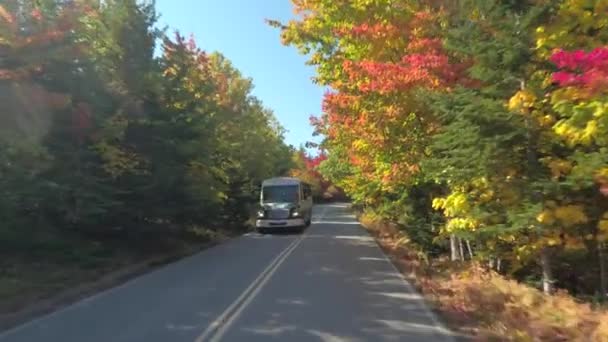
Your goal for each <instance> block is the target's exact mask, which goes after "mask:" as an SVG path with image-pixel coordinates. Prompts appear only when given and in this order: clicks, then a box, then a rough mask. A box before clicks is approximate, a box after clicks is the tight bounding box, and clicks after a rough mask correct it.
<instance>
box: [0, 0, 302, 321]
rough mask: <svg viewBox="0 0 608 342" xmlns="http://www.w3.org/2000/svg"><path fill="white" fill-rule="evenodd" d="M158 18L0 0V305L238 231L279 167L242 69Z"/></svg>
mask: <svg viewBox="0 0 608 342" xmlns="http://www.w3.org/2000/svg"><path fill="white" fill-rule="evenodd" d="M158 18H159V15H158V14H157V13H156V10H155V6H154V2H153V1H143V2H142V1H136V0H127V1H125V0H108V1H103V2H99V1H65V0H41V1H25V0H3V1H2V2H1V3H0V108H1V109H0V220H1V221H2V223H1V224H0V246H1V249H0V250H1V251H0V255H1V256H2V260H1V261H0V278H2V281H1V282H0V298H1V299H0V302H2V305H0V310H4V309H6V306H7V305H8V306H9V310H12V309H15V308H17V307H18V305H19V303H11V301H10V300H9V299H16V300H25V299H26V298H27V297H28V296H29V292H30V290H31V291H32V292H35V293H39V292H45V293H47V294H49V293H53V292H54V291H56V290H57V289H58V288H59V287H63V286H64V285H65V283H66V282H72V283H78V282H80V281H82V279H80V278H79V274H80V273H82V272H86V273H87V276H86V277H93V278H94V277H96V276H98V273H99V272H100V269H106V271H107V270H114V269H116V267H118V266H120V265H123V264H130V263H132V262H134V261H133V258H136V259H137V260H139V258H140V257H139V256H137V257H135V256H133V255H134V254H135V255H141V254H145V255H150V254H152V255H159V254H160V255H162V254H163V253H166V252H167V251H168V250H176V249H177V250H179V249H182V248H183V244H184V243H185V242H187V241H195V242H196V241H207V240H212V239H213V238H214V237H215V236H217V235H226V234H227V235H230V234H232V233H234V232H242V231H243V230H244V229H245V228H246V224H245V223H246V221H247V220H248V219H249V213H250V212H251V211H252V210H255V209H256V208H255V207H253V206H254V205H255V201H256V199H257V198H258V197H257V196H258V187H259V183H260V182H261V180H263V179H264V178H267V177H274V176H276V175H286V174H287V172H288V171H289V170H290V169H291V168H292V165H293V162H294V161H293V158H294V155H295V154H296V152H297V151H295V149H294V148H293V147H291V146H288V145H286V144H285V142H284V139H283V135H284V132H285V131H284V129H283V127H281V125H280V124H279V123H278V121H277V120H276V118H275V116H274V114H273V112H272V111H271V110H270V109H268V108H266V107H265V106H264V104H263V103H262V102H261V101H260V100H259V99H257V98H256V97H255V96H253V95H252V89H253V82H252V80H251V79H249V78H247V77H245V76H243V75H242V74H241V72H239V70H237V69H236V68H235V67H234V66H233V65H232V64H231V62H230V61H229V60H228V59H227V58H226V57H224V56H223V55H222V54H221V53H217V52H213V53H208V52H206V51H204V50H203V49H201V48H199V47H197V45H196V43H195V41H194V38H189V37H185V36H184V35H182V34H180V33H171V32H170V31H169V30H168V29H164V28H160V27H159V25H158V23H157V20H158ZM117 263H118V264H119V265H118V266H117ZM104 272H105V271H104ZM101 273H103V272H101ZM12 305H14V306H12Z"/></svg>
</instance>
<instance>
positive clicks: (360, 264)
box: [0, 204, 453, 342]
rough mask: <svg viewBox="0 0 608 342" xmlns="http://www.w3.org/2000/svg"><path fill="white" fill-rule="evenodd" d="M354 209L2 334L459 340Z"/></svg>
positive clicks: (182, 264) (190, 261) (5, 338)
mask: <svg viewBox="0 0 608 342" xmlns="http://www.w3.org/2000/svg"><path fill="white" fill-rule="evenodd" d="M451 340H453V339H452V338H451V336H450V334H449V332H448V331H447V330H446V329H445V328H443V327H442V326H441V325H440V323H439V322H438V321H437V319H436V317H435V316H434V315H433V314H432V313H431V312H430V311H429V310H428V309H427V308H426V306H425V305H424V302H423V301H422V299H421V297H420V296H419V295H418V294H417V293H416V292H415V291H414V290H413V289H412V287H411V286H410V285H409V284H408V283H407V282H406V281H405V280H404V279H403V278H402V277H401V275H400V274H399V273H398V272H397V271H396V270H395V268H394V267H393V265H392V264H391V263H390V262H389V261H388V259H387V258H386V257H385V255H384V254H383V253H382V251H381V250H380V249H379V248H378V246H377V245H376V243H375V242H374V240H373V239H372V238H371V237H370V236H369V235H368V234H367V232H366V231H364V230H363V229H362V228H361V227H360V226H359V224H358V223H357V222H356V221H355V218H354V216H352V214H351V213H350V212H349V210H348V206H347V205H341V204H337V205H322V206H317V207H315V210H314V218H313V225H312V226H311V227H310V228H309V229H307V230H306V231H305V233H304V234H301V235H299V234H292V235H259V234H256V233H251V234H248V235H246V236H243V237H240V238H238V239H234V240H232V241H230V242H228V243H225V244H222V245H220V246H217V247H214V248H211V249H209V250H206V251H204V252H202V253H200V254H197V255H195V256H192V257H190V258H187V259H184V260H181V261H179V262H177V263H174V264H171V265H168V266H166V267H164V268H161V269H159V270H157V271H154V272H152V273H149V274H146V275H144V276H141V277H139V278H136V279H134V280H132V281H130V282H128V283H126V284H124V285H122V286H119V287H117V288H114V289H111V290H108V291H105V292H103V293H100V294H98V295H96V296H93V297H91V298H88V299H86V300H84V301H81V302H78V303H77V304H75V305H73V306H70V307H68V308H66V309H63V310H61V311H58V312H56V313H54V314H51V315H48V316H45V317H42V318H40V319H37V320H35V321H32V322H30V323H28V324H25V325H23V326H20V327H17V328H15V329H13V330H10V331H8V332H5V333H4V334H0V342H9V341H10V342H25V341H28V342H31V341H45V342H46V341H60V342H83V341H93V342H97V341H99V342H110V341H111V342H123V341H125V342H126V341H129V342H144V341H145V342H160V341H163V342H164V341H176V342H179V341H189V342H192V341H197V342H198V341H247V342H249V341H252V342H255V341H324V342H325V341H326V342H342V341H349V342H350V341H431V342H432V341H451Z"/></svg>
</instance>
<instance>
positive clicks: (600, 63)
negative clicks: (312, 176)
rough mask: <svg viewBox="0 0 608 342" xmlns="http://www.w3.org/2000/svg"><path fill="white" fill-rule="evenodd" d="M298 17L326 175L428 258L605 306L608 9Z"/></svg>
mask: <svg viewBox="0 0 608 342" xmlns="http://www.w3.org/2000/svg"><path fill="white" fill-rule="evenodd" d="M294 6H295V8H296V13H299V16H298V17H297V18H296V19H294V20H292V21H290V22H288V23H285V24H280V23H276V22H273V23H274V24H275V25H276V26H279V27H280V28H281V29H282V39H283V43H284V44H287V45H292V46H295V47H297V48H298V49H299V50H300V51H302V52H305V53H307V54H308V55H309V56H310V59H309V63H310V64H312V65H314V66H315V67H316V68H317V79H316V80H317V82H319V83H320V84H323V85H325V86H327V87H328V88H329V91H328V92H327V94H326V96H325V98H324V100H323V113H321V114H320V116H319V117H317V118H314V119H313V120H312V124H313V126H314V127H315V128H316V130H317V132H318V134H320V135H322V136H324V137H325V141H324V142H323V144H322V147H323V148H324V149H326V151H327V160H326V161H324V162H323V163H322V164H321V166H320V168H319V169H320V170H321V173H322V174H323V175H324V176H325V177H327V178H328V179H330V180H331V181H333V182H335V183H336V184H337V185H339V186H341V187H342V188H344V189H345V191H346V192H347V194H348V195H349V196H350V197H351V198H352V199H353V200H354V201H355V202H356V203H357V204H360V205H362V206H364V207H365V208H366V210H368V211H372V212H374V213H375V214H376V215H379V216H380V217H382V218H383V219H388V220H391V221H394V222H397V223H399V224H400V226H401V229H402V230H404V231H406V232H407V233H408V235H409V236H410V238H412V239H414V240H416V241H417V242H418V243H420V244H421V245H422V246H424V248H425V253H428V254H429V255H434V256H437V255H441V254H443V253H449V255H450V257H451V259H453V260H455V261H457V260H459V261H465V260H468V259H472V260H474V261H477V262H479V261H481V262H483V263H484V264H485V265H488V267H489V268H492V269H494V270H497V271H499V272H501V273H504V274H510V275H513V276H514V277H516V278H517V279H520V280H524V279H525V280H527V281H528V282H530V283H531V284H534V285H535V286H539V287H542V288H543V289H544V290H545V291H546V292H552V291H554V290H555V288H556V287H557V288H562V289H567V290H569V291H571V293H573V294H576V295H578V296H580V297H583V298H586V299H588V300H592V301H604V300H605V299H606V294H607V293H608V278H607V273H606V272H607V270H608V269H607V268H606V267H607V266H606V260H605V258H606V257H605V244H606V242H607V240H606V238H607V237H608V234H607V231H606V229H608V206H607V203H608V201H607V200H608V198H607V197H606V196H607V195H606V194H607V193H608V107H607V106H608V97H607V93H606V89H607V86H608V84H607V83H606V82H607V80H608V74H607V71H608V69H607V67H608V53H607V52H608V34H607V32H608V20H607V18H608V17H607V16H606V13H607V12H606V11H607V10H608V2H606V1H605V0H594V1H582V0H563V1H554V2H541V1H515V2H513V1H511V2H507V1H468V2H449V1H383V0H379V1H348V2H337V1H330V0H311V1H294ZM582 265H584V267H582Z"/></svg>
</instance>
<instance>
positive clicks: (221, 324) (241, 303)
mask: <svg viewBox="0 0 608 342" xmlns="http://www.w3.org/2000/svg"><path fill="white" fill-rule="evenodd" d="M303 239H304V234H302V235H300V236H299V237H298V238H297V239H296V240H294V241H293V242H292V243H291V244H289V246H288V247H287V248H285V249H284V250H283V251H282V252H281V254H279V255H278V256H277V257H276V258H275V259H274V260H273V261H272V262H271V263H270V265H268V267H266V268H265V269H264V271H262V273H260V275H259V276H258V277H257V278H256V279H255V280H254V281H253V283H251V285H249V287H247V288H246V289H245V291H243V293H241V295H240V296H239V297H238V298H237V299H236V300H235V301H234V302H233V303H232V304H231V305H230V306H229V307H228V308H227V309H226V310H225V311H224V312H223V313H222V314H221V315H220V316H219V317H218V318H217V319H216V320H215V321H214V322H213V323H211V325H210V326H209V327H208V328H207V329H206V330H205V331H203V333H202V334H201V335H200V336H199V337H197V339H196V340H195V341H196V342H203V341H210V342H217V341H220V340H221V338H222V337H223V336H224V334H225V333H226V331H227V330H228V328H230V326H231V325H232V324H233V323H234V321H235V320H236V319H237V318H238V317H239V316H240V315H241V313H242V312H243V310H245V308H246V307H247V306H248V305H249V304H250V303H251V301H252V300H253V299H254V298H255V297H256V296H257V295H258V293H259V292H260V290H261V289H262V288H263V287H264V285H266V283H267V282H268V280H269V279H270V278H271V277H272V275H273V274H274V273H275V272H276V271H277V269H278V268H279V267H280V266H281V264H282V263H283V262H285V260H286V259H287V257H289V255H290V254H291V253H292V252H293V251H294V250H295V249H296V248H297V247H298V245H299V244H300V243H301V242H302V240H303Z"/></svg>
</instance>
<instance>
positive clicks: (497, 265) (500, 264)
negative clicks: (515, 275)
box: [496, 258, 502, 273]
mask: <svg viewBox="0 0 608 342" xmlns="http://www.w3.org/2000/svg"><path fill="white" fill-rule="evenodd" d="M501 269H502V259H501V258H498V259H497V260H496V272H498V273H500V270H501Z"/></svg>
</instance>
